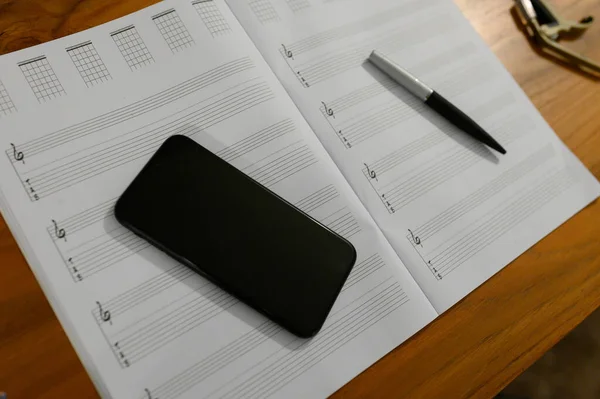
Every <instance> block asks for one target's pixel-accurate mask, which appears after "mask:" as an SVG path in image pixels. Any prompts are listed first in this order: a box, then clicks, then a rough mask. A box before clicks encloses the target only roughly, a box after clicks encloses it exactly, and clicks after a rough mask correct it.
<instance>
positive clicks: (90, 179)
mask: <svg viewBox="0 0 600 399" xmlns="http://www.w3.org/2000/svg"><path fill="white" fill-rule="evenodd" d="M374 48H377V49H379V50H381V51H382V52H384V53H386V54H388V55H389V56H391V57H392V58H393V59H395V60H396V61H398V62H399V63H400V64H401V65H403V66H405V67H406V68H408V69H409V70H411V71H413V72H414V73H415V74H416V75H418V76H419V77H420V78H423V80H424V81H425V82H428V83H429V84H431V85H432V86H433V87H434V88H436V89H437V90H439V91H440V92H441V94H442V95H444V96H446V97H448V98H449V99H450V100H451V101H452V102H454V103H456V104H457V105H458V106H459V107H460V108H462V109H464V110H465V111H466V112H467V113H468V114H470V115H471V116H473V117H474V119H476V120H477V121H478V122H479V123H480V124H482V125H483V126H484V127H485V128H486V129H488V130H489V131H490V132H491V134H492V135H493V136H494V137H495V138H496V139H497V140H498V141H499V142H500V143H501V144H502V145H503V146H504V147H505V148H506V149H507V150H508V155H506V156H497V154H495V153H493V152H491V151H490V150H488V149H487V148H486V147H484V146H483V145H481V144H479V143H478V142H475V141H473V140H472V139H470V138H469V137H468V136H467V135H465V134H463V133H462V132H459V131H457V130H456V129H454V128H453V127H451V126H450V125H449V124H448V123H446V122H445V121H444V120H443V119H441V118H440V117H439V116H437V115H436V114H434V113H432V112H430V111H429V110H427V109H426V108H424V105H423V104H422V103H420V102H419V101H417V100H416V99H415V98H413V97H412V96H411V95H410V94H408V93H407V92H406V91H405V90H403V89H402V88H401V87H399V86H397V85H396V84H394V83H393V82H392V81H390V80H389V79H388V78H387V77H385V76H383V75H382V74H381V73H379V72H378V71H377V70H375V69H374V68H373V67H372V66H371V65H369V64H368V63H366V61H365V60H366V58H367V56H368V54H369V53H370V51H371V50H373V49H374ZM0 81H1V83H0V115H1V117H0V147H1V148H2V150H3V152H4V154H1V156H0V188H1V198H0V199H1V206H2V213H3V215H4V217H5V218H6V221H7V223H8V224H9V226H10V228H11V230H12V232H13V234H14V235H15V237H16V239H17V241H18V243H19V245H20V247H21V249H22V251H23V253H24V255H25V257H26V258H27V261H28V262H29V264H30V265H31V268H32V269H33V271H34V273H35V275H36V277H37V279H38V280H39V282H40V284H41V285H42V287H43V289H44V291H45V293H46V295H47V296H48V298H49V300H50V302H51V304H52V306H53V308H54V310H55V311H56V313H57V314H58V317H59V319H60V321H61V322H62V324H63V326H64V328H65V330H66V332H67V334H68V336H69V337H70V339H71V341H72V342H73V345H74V346H75V348H76V350H77V352H78V353H79V355H80V357H81V359H82V361H83V362H84V364H85V366H86V368H87V370H88V371H89V373H90V375H91V376H92V379H93V380H94V382H95V384H96V386H97V388H98V390H99V391H100V392H101V394H102V395H103V396H106V397H113V398H139V399H143V398H145V399H150V398H159V399H168V398H199V397H206V398H266V397H270V396H275V397H282V398H306V397H324V396H327V395H329V394H331V393H333V392H334V391H335V390H336V389H338V388H339V387H341V386H342V385H343V384H345V383H346V382H348V381H349V380H350V379H352V378H353V377H354V376H356V375H357V374H358V373H360V372H361V371H362V370H364V369H365V368H367V367H368V366H370V365H371V364H373V363H374V362H375V361H376V360H378V359H379V358H381V357H382V356H384V355H385V354H386V353H387V352H389V351H390V350H392V349H393V348H395V347H396V346H397V345H399V344H400V343H402V342H403V341H405V340H406V339H407V338H408V337H410V336H411V335H413V334H414V333H415V332H417V331H418V330H420V329H421V328H423V327H424V326H425V325H427V324H428V323H429V322H431V321H432V320H433V319H434V318H435V317H436V316H438V315H439V314H441V313H442V312H444V311H445V310H446V309H448V308H449V307H451V306H452V305H453V304H455V303H456V302H457V301H458V300H460V299H461V298H462V297H464V296H465V295H467V294H468V293H469V292H470V291H471V290H473V289H474V288H475V287H477V286H478V285H480V284H481V283H482V282H484V281H485V280H486V279H488V278H489V277H490V276H492V275H493V274H494V273H496V272H497V271H498V270H500V269H501V268H502V267H503V266H505V265H506V264H508V263H509V262H510V261H512V260H513V259H515V258H516V257H517V256H518V255H519V254H521V253H522V252H523V251H525V250H526V249H527V248H528V247H530V246H531V245H533V244H534V243H535V242H536V241H538V240H539V239H541V238H542V237H543V236H545V235H546V234H548V233H549V232H550V231H552V230H553V229H554V228H556V227H557V226H558V225H560V224H561V223H563V222H564V221H565V220H567V219H568V218H569V217H570V216H572V215H573V214H574V213H576V212H577V211H578V210H580V209H581V208H582V207H584V206H585V205H586V204H588V203H589V202H590V201H592V200H593V199H595V198H596V197H597V195H598V193H599V185H598V183H597V181H596V180H595V179H594V177H593V176H592V175H591V174H589V173H588V172H587V171H586V169H585V168H584V167H583V166H582V165H581V163H580V162H579V161H578V160H577V159H576V158H575V157H574V156H573V155H572V153H571V152H569V151H568V150H567V149H566V148H565V146H564V145H563V144H562V142H561V141H560V140H559V139H558V138H557V137H556V135H555V134H554V133H553V132H552V131H551V129H550V128H549V127H548V125H547V124H546V123H545V122H544V120H543V119H542V118H541V117H540V115H539V114H538V113H537V112H536V110H535V109H534V107H533V106H532V105H531V104H530V102H529V101H528V100H527V98H526V97H525V95H524V94H523V93H522V92H521V90H520V89H519V88H518V86H517V85H516V84H515V82H514V81H513V80H512V78H511V77H510V76H509V75H508V74H507V72H506V71H505V70H504V69H503V68H502V66H501V65H500V63H499V62H498V61H497V60H496V59H495V57H494V56H493V55H492V53H491V52H490V51H489V50H488V49H487V48H486V47H485V45H484V44H483V43H482V41H481V40H480V38H479V37H478V36H477V35H476V33H475V32H474V31H473V30H472V28H471V27H470V25H469V24H468V22H467V21H466V20H465V19H464V18H463V17H462V15H461V14H460V12H459V11H458V10H457V8H456V7H455V5H454V4H453V3H452V1H451V0H427V1H423V0H378V1H371V0H344V1H342V0H229V1H228V2H227V3H226V2H224V1H223V0H215V1H204V0H201V1H194V2H192V1H190V0H166V1H163V2H161V3H159V4H156V5H154V6H152V7H149V8H146V9H144V10H141V11H139V12H137V13H135V14H132V15H129V16H127V17H124V18H121V19H118V20H115V21H113V22H110V23H108V24H105V25H102V26H99V27H96V28H94V29H91V30H88V31H84V32H81V33H77V34H75V35H72V36H69V37H65V38H63V39H60V40H56V41H53V42H50V43H46V44H43V45H40V46H36V47H32V48H28V49H25V50H22V51H19V52H15V53H12V54H8V55H5V56H3V57H0ZM173 134H184V135H187V136H189V137H191V138H193V139H194V140H197V141H198V142H200V143H201V144H202V145H204V146H205V147H207V148H209V149H210V150H211V151H214V153H216V154H218V155H219V156H220V157H222V158H223V159H225V160H226V161H228V162H230V163H231V164H232V165H234V166H235V167H237V168H239V169H241V170H242V171H243V172H244V173H246V174H247V175H249V176H250V177H252V178H253V179H255V180H257V181H258V182H260V183H261V184H263V185H265V186H266V187H268V188H269V189H271V190H273V191H275V192H276V193H278V194H279V195H281V196H282V197H284V198H286V199H287V200H289V201H290V202H291V203H293V204H295V205H296V206H297V207H298V208H300V209H301V210H303V211H305V212H307V213H308V214H310V215H311V216H313V217H315V218H316V219H318V220H320V221H321V222H323V223H324V224H326V225H327V226H329V227H330V228H331V229H333V230H335V231H337V232H338V233H340V234H341V235H343V236H344V237H346V238H347V239H349V240H350V241H352V243H353V244H354V246H355V247H356V248H357V250H358V261H357V263H356V266H355V267H354V270H353V272H352V273H351V275H350V277H349V279H348V281H347V284H346V285H345V287H344V289H343V291H342V293H341V295H340V297H339V299H338V301H337V302H336V304H335V306H334V308H333V310H332V312H331V314H330V316H329V318H328V320H327V322H326V324H325V326H324V328H323V329H322V330H321V332H320V333H319V334H318V335H317V336H316V337H315V338H314V339H312V340H303V339H299V338H297V337H294V336H292V335H290V334H289V333H287V332H286V331H283V330H282V329H281V328H280V327H278V326H277V325H275V324H273V323H272V322H270V321H269V320H267V319H265V318H264V317H263V316H261V315H259V314H257V313H256V312H254V311H253V310H251V309H249V308H248V307H246V306H245V305H243V304H242V303H239V302H238V301H237V300H236V299H234V298H233V297H231V296H229V295H227V294H226V293H224V292H223V291H221V290H220V289H218V288H216V287H215V286H213V285H212V284H210V283H208V282H207V281H206V280H204V279H203V278H202V277H199V276H197V275H195V274H194V273H193V272H191V271H190V270H189V269H188V268H186V267H183V266H181V265H179V264H177V263H176V262H174V261H173V260H171V259H170V258H168V257H167V256H165V255H164V254H162V253H160V252H159V251H158V250H156V249H154V248H152V247H150V245H149V244H148V243H147V242H145V241H143V240H141V239H140V238H138V237H136V236H135V235H133V234H132V233H130V232H129V231H128V230H126V229H124V228H123V227H121V226H120V225H119V224H118V223H117V222H116V220H115V218H114V216H113V205H114V203H115V199H116V198H117V197H118V196H119V195H120V194H121V193H122V192H123V190H124V189H125V187H126V186H127V185H128V184H129V182H130V181H131V180H132V179H133V177H134V176H135V175H136V174H137V173H138V171H139V170H140V168H141V167H142V165H143V164H144V163H145V162H146V161H147V160H148V159H149V157H150V156H151V154H152V153H153V152H154V151H155V150H156V149H157V148H158V146H159V145H160V144H161V143H162V142H163V141H164V140H165V139H166V138H167V137H168V136H170V135H173ZM206 173H211V171H210V170H207V171H206ZM190 183H191V184H193V182H190ZM205 189H206V193H207V195H219V193H218V192H214V191H213V190H211V187H206V188H205ZM244 204H245V198H243V197H240V198H238V206H240V207H244V206H245V205H244ZM203 228H205V226H198V229H203ZM4 266H5V267H8V266H10V265H4ZM282 267H285V265H282Z"/></svg>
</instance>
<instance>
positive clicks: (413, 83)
mask: <svg viewBox="0 0 600 399" xmlns="http://www.w3.org/2000/svg"><path fill="white" fill-rule="evenodd" d="M369 61H371V62H372V63H373V64H374V65H375V66H376V67H377V68H379V69H380V70H381V71H383V72H384V73H386V74H387V75H388V76H390V77H391V78H392V79H393V80H395V81H396V82H397V83H398V84H400V85H401V86H403V87H404V88H405V89H406V90H408V91H410V92H411V93H412V94H414V95H415V96H417V97H418V98H420V99H421V100H422V101H423V102H424V103H425V104H427V105H428V106H429V107H430V108H431V109H433V110H434V111H436V112H437V113H438V114H440V115H441V116H443V117H444V118H446V119H447V120H448V121H449V122H450V123H452V124H453V125H454V126H456V127H457V128H459V129H460V130H462V131H464V132H465V133H467V134H468V135H470V136H471V137H473V138H474V139H476V140H479V141H480V142H482V143H483V144H485V145H487V146H489V147H490V148H493V149H494V150H496V151H498V152H499V153H501V154H506V150H505V149H504V148H503V147H502V146H501V145H500V144H499V143H498V142H497V141H496V140H494V138H493V137H492V136H490V135H489V134H488V133H487V132H486V131H485V130H484V129H483V128H482V127H481V126H479V125H478V124H477V122H475V121H474V120H473V119H471V118H470V117H469V116H468V115H467V114H465V113H464V112H462V111H461V110H460V109H458V108H457V107H456V106H454V105H453V104H452V103H450V102H449V101H448V100H446V99H445V98H444V97H442V96H441V95H440V94H439V93H437V92H436V91H435V90H433V89H432V88H430V87H429V86H427V85H426V84H424V83H423V82H421V81H420V80H419V79H417V78H416V77H415V76H413V75H411V74H410V73H409V72H408V71H407V70H405V69H404V68H402V67H401V66H400V65H398V64H396V63H395V62H394V61H392V60H390V59H389V58H387V57H386V56H385V55H383V54H381V53H380V52H378V51H376V50H375V51H373V52H372V53H371V55H370V56H369Z"/></svg>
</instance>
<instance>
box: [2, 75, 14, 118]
mask: <svg viewBox="0 0 600 399" xmlns="http://www.w3.org/2000/svg"><path fill="white" fill-rule="evenodd" d="M16 110H17V108H16V107H15V104H13V102H12V99H11V98H10V95H9V94H8V91H7V90H6V88H5V87H4V84H3V83H2V81H1V80H0V116H2V115H8V114H10V113H11V112H14V111H16Z"/></svg>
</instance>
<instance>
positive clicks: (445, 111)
mask: <svg viewBox="0 0 600 399" xmlns="http://www.w3.org/2000/svg"><path fill="white" fill-rule="evenodd" d="M425 104H427V105H428V106H430V107H431V109H433V110H434V111H436V112H437V113H438V114H440V115H441V116H443V117H444V118H446V119H447V120H448V121H449V122H450V123H452V124H453V125H454V126H456V127H457V128H459V129H460V130H462V131H464V132H465V133H467V134H468V135H470V136H471V137H473V138H474V139H476V140H478V141H480V142H482V143H484V144H486V145H488V146H489V147H491V148H493V149H495V150H496V151H498V152H500V153H502V154H506V150H505V149H504V148H502V146H501V145H500V144H499V143H498V142H497V141H496V140H494V138H493V137H492V136H490V135H489V134H488V133H487V132H486V131H485V130H483V128H482V127H481V126H479V125H478V124H477V123H476V122H475V121H474V120H473V119H471V118H470V117H469V116H468V115H467V114H465V113H464V112H462V111H461V110H460V109H458V108H457V107H456V106H455V105H454V104H452V103H451V102H450V101H448V100H446V99H445V98H444V97H442V96H441V95H440V94H439V93H437V92H435V91H434V92H433V93H431V95H430V96H429V98H428V99H427V100H425Z"/></svg>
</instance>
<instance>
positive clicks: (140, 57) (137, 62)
mask: <svg viewBox="0 0 600 399" xmlns="http://www.w3.org/2000/svg"><path fill="white" fill-rule="evenodd" d="M111 36H112V38H113V40H114V42H115V44H116V45H117V48H118V49H119V51H120V52H121V55H123V58H125V62H127V65H129V68H130V69H131V70H132V71H133V70H136V69H139V68H141V67H143V66H146V65H150V64H152V63H153V62H154V58H153V57H152V54H150V51H148V48H147V47H146V44H145V43H144V41H143V40H142V38H141V37H140V34H139V33H138V31H137V29H136V28H135V26H129V27H127V28H123V29H121V30H119V31H117V32H114V33H112V34H111Z"/></svg>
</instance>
